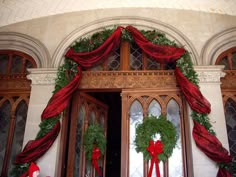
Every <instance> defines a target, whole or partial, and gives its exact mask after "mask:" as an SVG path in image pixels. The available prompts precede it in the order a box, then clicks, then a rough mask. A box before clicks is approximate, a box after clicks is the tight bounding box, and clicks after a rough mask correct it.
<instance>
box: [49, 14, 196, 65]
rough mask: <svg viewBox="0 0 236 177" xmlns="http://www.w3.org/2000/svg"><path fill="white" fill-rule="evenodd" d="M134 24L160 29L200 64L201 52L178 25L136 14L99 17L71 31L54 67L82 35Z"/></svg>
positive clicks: (139, 27)
mask: <svg viewBox="0 0 236 177" xmlns="http://www.w3.org/2000/svg"><path fill="white" fill-rule="evenodd" d="M128 25H132V26H134V27H136V28H138V29H144V30H154V29H155V30H158V31H160V32H162V33H164V34H166V37H167V38H168V39H170V40H173V41H175V42H176V43H177V44H179V45H180V46H184V48H185V49H186V50H187V51H188V52H189V53H190V55H191V60H192V62H193V63H194V65H198V58H199V54H198V52H197V50H196V48H195V47H194V45H193V44H192V42H191V41H190V40H189V39H188V38H187V37H186V36H185V34H183V33H182V32H181V31H180V30H178V29H177V28H176V27H174V26H171V25H169V24H166V23H164V22H161V21H158V20H154V19H151V18H145V17H134V16H120V17H112V18H104V19H99V20H96V21H93V22H90V23H88V24H86V25H84V26H81V27H80V28H78V29H76V30H74V31H73V32H71V33H70V34H69V35H68V36H67V37H66V38H65V39H64V40H63V41H62V42H61V43H60V44H59V46H58V47H57V49H56V50H55V52H54V54H53V56H52V67H58V66H60V65H61V64H62V63H63V62H64V56H65V53H66V51H67V50H68V49H69V48H70V46H71V45H72V44H74V43H75V42H76V41H77V40H79V39H80V38H81V37H87V36H91V35H92V34H93V33H95V32H97V31H101V30H103V29H104V28H114V26H123V27H125V26H128Z"/></svg>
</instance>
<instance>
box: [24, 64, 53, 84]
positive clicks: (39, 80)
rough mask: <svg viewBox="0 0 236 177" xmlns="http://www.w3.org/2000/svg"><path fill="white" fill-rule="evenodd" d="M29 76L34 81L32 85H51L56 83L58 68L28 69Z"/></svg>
mask: <svg viewBox="0 0 236 177" xmlns="http://www.w3.org/2000/svg"><path fill="white" fill-rule="evenodd" d="M28 71H29V73H30V74H29V75H27V78H28V79H30V80H31V81H32V85H51V84H53V85H54V84H55V79H56V77H57V69H56V68H42V69H41V68H40V69H28Z"/></svg>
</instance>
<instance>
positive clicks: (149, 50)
mask: <svg viewBox="0 0 236 177" xmlns="http://www.w3.org/2000/svg"><path fill="white" fill-rule="evenodd" d="M126 30H128V31H129V32H130V33H131V34H132V37H133V38H134V41H135V42H136V43H137V45H138V46H139V47H140V48H141V49H142V50H143V51H144V53H146V54H147V55H148V56H150V57H151V58H152V59H154V60H156V61H157V62H159V63H162V64H165V63H170V62H173V61H176V60H178V59H179V58H180V57H181V56H182V55H183V54H184V53H185V52H186V51H185V49H184V48H177V47H172V46H161V45H155V44H153V43H152V42H150V41H148V40H147V39H146V38H145V37H144V36H143V35H142V33H140V31H138V30H137V29H136V28H134V27H132V26H127V27H126Z"/></svg>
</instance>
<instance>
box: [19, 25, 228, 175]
mask: <svg viewBox="0 0 236 177" xmlns="http://www.w3.org/2000/svg"><path fill="white" fill-rule="evenodd" d="M123 29H124V28H123V27H118V28H117V29H116V30H115V31H114V33H113V34H112V35H111V36H110V37H109V38H108V39H107V40H106V41H105V42H104V43H103V44H102V45H101V46H100V47H98V48H97V49H96V50H94V51H91V52H84V53H77V52H75V51H74V50H73V49H72V48H71V49H69V50H68V52H67V53H66V55H65V56H66V57H68V58H71V59H72V60H74V61H75V62H77V63H78V64H79V67H78V74H77V75H76V76H75V77H74V79H73V80H72V81H71V82H70V83H69V84H68V85H66V86H65V87H63V88H62V89H61V90H59V91H58V92H57V93H55V94H54V95H53V96H52V98H51V99H50V101H49V103H48V105H47V107H46V108H45V109H44V111H43V113H42V116H41V117H42V120H44V119H48V118H53V117H54V116H56V115H58V114H60V113H61V112H62V111H63V110H64V109H65V107H66V106H67V104H68V102H69V101H70V98H71V96H72V93H73V92H74V91H75V90H76V89H77V88H78V86H79V83H80V79H81V76H82V71H81V68H80V67H84V68H89V67H91V66H93V65H94V63H96V62H98V61H100V60H101V59H103V58H105V57H107V56H108V55H109V54H110V52H111V51H112V50H113V49H115V48H116V47H118V45H119V44H120V40H121V33H122V30H123ZM126 29H127V30H128V31H129V32H130V33H131V34H132V36H133V38H134V41H135V42H136V43H137V44H138V46H139V47H140V48H141V49H142V50H143V51H144V52H145V53H146V54H147V55H149V56H150V57H151V58H152V59H154V60H156V61H158V62H160V63H168V62H173V61H176V60H177V59H178V58H180V57H181V56H182V55H183V54H184V53H185V52H186V51H185V50H184V49H183V48H176V47H171V46H160V45H154V44H153V43H151V42H149V41H148V40H147V39H146V38H145V37H144V36H143V35H142V34H141V32H139V31H138V30H137V29H136V28H134V27H132V26H128V27H127V28H126ZM175 73H176V78H177V81H178V83H179V85H180V88H181V90H182V91H183V93H184V95H185V97H186V98H187V101H188V103H189V105H190V107H191V108H192V109H193V110H195V111H196V112H198V113H204V114H206V113H209V112H210V111H211V110H210V103H209V102H208V101H207V100H206V99H205V98H204V97H203V96H202V94H201V92H200V91H199V89H198V88H197V87H196V86H195V85H194V84H192V83H191V82H190V81H189V80H188V79H187V78H185V77H184V76H183V74H182V73H181V71H180V70H179V69H178V68H176V71H175ZM59 131H60V123H59V121H58V122H57V124H56V125H55V126H54V127H53V129H52V130H51V131H50V132H49V133H47V134H46V135H45V136H44V137H42V138H40V139H38V140H33V141H30V142H29V143H28V144H27V145H26V147H25V148H24V150H23V151H22V152H21V153H20V154H18V155H17V157H16V160H15V163H16V164H24V163H28V162H33V161H35V160H37V159H38V158H40V157H41V156H42V155H43V154H44V153H45V152H46V151H47V150H48V149H49V148H50V147H51V145H52V143H53V142H54V141H55V139H56V137H57V135H58V133H59ZM193 136H194V139H195V141H196V144H197V146H198V147H199V148H200V149H201V150H202V151H203V152H204V153H205V154H206V155H207V156H208V157H210V158H211V159H212V160H214V161H216V162H223V163H228V162H230V161H231V158H230V156H228V153H227V151H226V150H225V149H224V148H223V147H222V145H221V144H220V142H219V141H218V140H217V138H216V137H214V136H213V135H209V133H208V132H207V131H206V130H205V129H204V127H202V126H200V125H199V124H198V123H197V122H194V130H193ZM218 174H219V176H218V177H227V176H223V175H222V174H226V172H225V171H224V169H220V171H219V173H218ZM22 177H23V176H22Z"/></svg>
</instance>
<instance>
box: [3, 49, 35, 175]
mask: <svg viewBox="0 0 236 177" xmlns="http://www.w3.org/2000/svg"><path fill="white" fill-rule="evenodd" d="M28 68H36V63H35V61H34V60H33V58H32V57H30V56H29V55H27V54H25V53H22V52H18V51H12V50H1V51H0V83H2V84H1V87H0V141H1V143H0V176H10V171H11V169H12V168H13V162H14V160H15V157H16V155H17V154H18V153H19V152H20V151H21V150H22V145H23V138H24V132H25V125H26V117H27V110H28V102H29V93H30V81H29V80H27V79H26V74H27V69H28Z"/></svg>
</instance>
